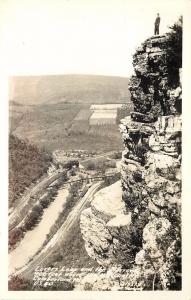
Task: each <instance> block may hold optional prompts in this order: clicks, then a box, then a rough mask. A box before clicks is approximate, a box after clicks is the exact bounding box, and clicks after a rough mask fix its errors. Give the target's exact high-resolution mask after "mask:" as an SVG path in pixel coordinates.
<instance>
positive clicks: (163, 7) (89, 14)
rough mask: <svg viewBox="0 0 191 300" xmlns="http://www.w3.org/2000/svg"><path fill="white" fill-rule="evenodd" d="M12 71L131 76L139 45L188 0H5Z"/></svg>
mask: <svg viewBox="0 0 191 300" xmlns="http://www.w3.org/2000/svg"><path fill="white" fill-rule="evenodd" d="M0 3H1V10H0V18H1V25H2V26H1V32H0V34H1V42H2V49H3V54H4V62H6V64H5V65H6V71H7V72H8V74H9V75H27V74H30V75H41V74H100V75H112V76H124V77H126V76H130V75H131V74H132V71H133V67H132V55H133V53H134V52H135V49H136V47H138V46H140V44H141V43H142V42H143V41H144V40H145V39H146V38H148V37H150V36H152V35H153V30H154V20H155V17H156V14H157V13H160V16H161V25H160V33H161V34H162V33H165V32H166V31H168V30H169V29H168V25H172V24H173V23H174V22H175V21H176V20H177V19H178V17H179V16H180V15H181V14H182V13H183V3H184V1H183V0H152V1H149V0H46V1H45V0H38V1H36V0H19V1H18V0H1V2H0Z"/></svg>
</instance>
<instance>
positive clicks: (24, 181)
mask: <svg viewBox="0 0 191 300" xmlns="http://www.w3.org/2000/svg"><path fill="white" fill-rule="evenodd" d="M51 160H52V157H51V155H50V154H49V153H48V152H46V151H44V150H40V149H39V148H38V147H37V146H35V145H32V144H30V143H28V142H27V141H24V140H20V139H19V138H17V137H15V136H14V135H10V136H9V205H10V206H12V205H13V203H14V202H15V201H16V200H17V199H18V197H19V196H20V195H21V193H23V191H24V190H25V188H26V187H28V186H29V185H30V184H31V183H33V182H35V181H36V180H37V179H38V178H39V177H40V176H42V175H43V174H44V173H45V172H46V171H47V170H48V167H49V165H50V162H51Z"/></svg>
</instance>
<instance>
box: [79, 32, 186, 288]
mask: <svg viewBox="0 0 191 300" xmlns="http://www.w3.org/2000/svg"><path fill="white" fill-rule="evenodd" d="M167 47H168V44H167V43H166V36H161V37H152V38H150V39H148V40H146V41H145V42H144V43H143V44H142V46H141V47H140V48H139V49H138V50H137V51H136V53H135V55H134V57H133V64H134V70H135V75H134V76H132V78H131V82H130V87H129V89H130V92H131V99H132V101H133V104H134V111H133V112H132V113H131V116H129V117H126V118H125V119H123V120H122V121H121V125H120V131H121V134H122V139H123V144H124V151H123V155H122V162H121V185H122V195H121V196H122V200H121V197H120V195H118V197H116V198H115V197H113V194H112V193H111V195H110V196H109V195H108V194H107V193H105V196H104V199H103V197H100V198H99V199H97V200H96V199H95V200H94V201H93V202H92V206H91V207H90V208H89V209H87V210H85V211H84V212H83V213H82V216H81V230H82V234H83V237H84V240H85V245H86V249H87V251H88V253H89V255H90V256H91V257H93V258H94V259H96V260H97V261H98V263H99V264H100V265H102V266H104V267H107V271H106V273H105V274H104V275H103V274H102V278H100V276H96V275H94V277H93V279H92V278H91V280H90V276H89V277H87V278H84V281H85V282H89V281H91V288H92V289H96V290H99V289H100V290H101V289H104V288H103V286H107V289H117V290H120V289H123V290H129V289H173V288H176V289H178V281H180V278H178V276H177V274H178V273H180V272H181V270H180V257H181V251H180V249H181V237H180V227H181V217H180V214H181V208H180V206H181V83H180V81H179V80H177V78H176V80H174V79H173V80H172V78H171V75H170V74H171V70H169V66H168V63H167ZM174 75H175V77H177V76H178V77H179V70H177V74H174ZM114 190H115V186H114V189H113V191H114ZM111 203H113V207H115V212H114V213H113V215H112V214H111V212H110V213H109V217H108V208H107V206H108V205H109V204H111ZM95 207H96V208H95ZM117 207H118V208H119V207H120V209H117ZM100 211H101V213H100ZM116 220H117V221H116ZM111 267H115V271H112V269H111ZM121 268H122V269H123V271H122V269H121ZM108 272H109V273H108ZM122 274H123V276H122ZM121 276H122V277H121ZM120 278H121V279H120ZM88 280H89V281H88ZM92 280H93V282H92ZM108 287H109V288H108ZM179 288H180V287H179Z"/></svg>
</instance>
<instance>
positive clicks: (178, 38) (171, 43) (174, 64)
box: [167, 16, 183, 86]
mask: <svg viewBox="0 0 191 300" xmlns="http://www.w3.org/2000/svg"><path fill="white" fill-rule="evenodd" d="M182 26H183V18H182V16H181V17H180V18H179V20H178V21H177V22H176V23H175V24H174V25H173V26H171V27H169V28H170V29H171V31H170V32H168V33H167V37H168V48H167V62H168V70H169V75H170V76H169V77H170V79H171V83H172V84H175V86H176V85H177V83H178V82H179V73H178V69H179V68H181V67H182Z"/></svg>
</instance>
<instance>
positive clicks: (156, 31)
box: [154, 14, 160, 35]
mask: <svg viewBox="0 0 191 300" xmlns="http://www.w3.org/2000/svg"><path fill="white" fill-rule="evenodd" d="M159 25H160V16H159V14H157V17H156V20H155V32H154V34H155V35H157V34H159Z"/></svg>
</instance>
